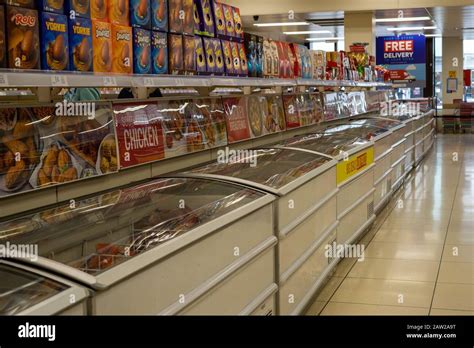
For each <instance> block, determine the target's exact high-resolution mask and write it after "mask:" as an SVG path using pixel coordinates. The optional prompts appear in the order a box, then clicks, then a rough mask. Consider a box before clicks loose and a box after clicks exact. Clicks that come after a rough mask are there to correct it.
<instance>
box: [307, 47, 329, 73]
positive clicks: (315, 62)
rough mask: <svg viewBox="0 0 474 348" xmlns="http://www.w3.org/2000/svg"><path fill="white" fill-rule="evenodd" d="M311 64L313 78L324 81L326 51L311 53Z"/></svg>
mask: <svg viewBox="0 0 474 348" xmlns="http://www.w3.org/2000/svg"><path fill="white" fill-rule="evenodd" d="M311 63H312V66H313V73H312V78H313V79H317V80H324V77H325V74H326V64H325V63H326V59H325V53H324V51H321V50H316V51H311Z"/></svg>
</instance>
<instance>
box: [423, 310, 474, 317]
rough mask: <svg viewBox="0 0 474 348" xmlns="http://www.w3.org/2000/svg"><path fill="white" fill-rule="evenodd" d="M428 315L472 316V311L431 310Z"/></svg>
mask: <svg viewBox="0 0 474 348" xmlns="http://www.w3.org/2000/svg"><path fill="white" fill-rule="evenodd" d="M430 315H470V316H472V315H474V311H456V310H454V309H438V308H431V312H430Z"/></svg>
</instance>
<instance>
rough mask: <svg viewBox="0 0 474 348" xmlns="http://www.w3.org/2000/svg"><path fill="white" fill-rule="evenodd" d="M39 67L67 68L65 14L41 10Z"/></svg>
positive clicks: (48, 68)
mask: <svg viewBox="0 0 474 348" xmlns="http://www.w3.org/2000/svg"><path fill="white" fill-rule="evenodd" d="M40 22H41V68H42V69H43V70H68V69H69V38H68V27H67V17H66V16H65V15H61V14H57V13H50V12H41V21H40Z"/></svg>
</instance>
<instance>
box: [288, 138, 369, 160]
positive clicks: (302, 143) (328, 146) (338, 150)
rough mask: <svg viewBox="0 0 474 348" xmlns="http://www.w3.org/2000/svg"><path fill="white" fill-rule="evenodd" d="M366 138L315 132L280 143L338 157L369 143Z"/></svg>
mask: <svg viewBox="0 0 474 348" xmlns="http://www.w3.org/2000/svg"><path fill="white" fill-rule="evenodd" d="M369 143H370V142H369V141H368V140H366V139H363V138H360V137H358V136H352V135H345V134H325V133H313V134H305V135H300V136H296V137H294V138H290V139H288V140H285V141H283V142H282V143H280V144H281V145H282V146H284V147H292V148H297V149H303V150H309V151H315V152H319V153H322V154H325V155H327V156H331V157H337V156H339V155H341V154H343V153H345V152H348V151H350V150H352V149H355V148H357V147H360V146H364V145H367V144H369Z"/></svg>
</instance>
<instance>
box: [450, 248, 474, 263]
mask: <svg viewBox="0 0 474 348" xmlns="http://www.w3.org/2000/svg"><path fill="white" fill-rule="evenodd" d="M442 261H449V262H474V244H473V245H462V244H446V245H445V246H444V250H443V258H442Z"/></svg>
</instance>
